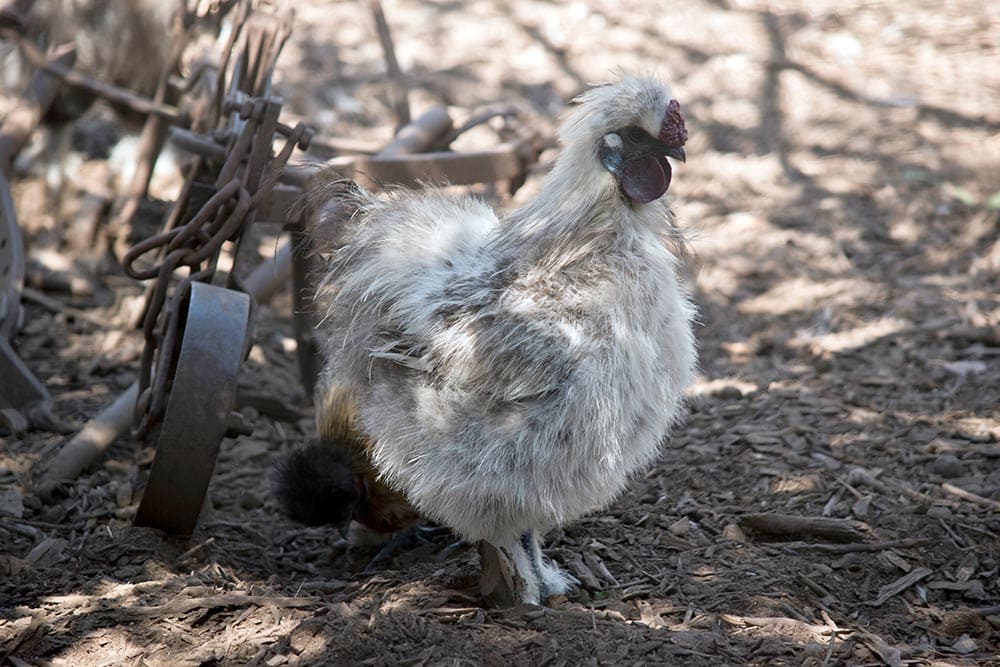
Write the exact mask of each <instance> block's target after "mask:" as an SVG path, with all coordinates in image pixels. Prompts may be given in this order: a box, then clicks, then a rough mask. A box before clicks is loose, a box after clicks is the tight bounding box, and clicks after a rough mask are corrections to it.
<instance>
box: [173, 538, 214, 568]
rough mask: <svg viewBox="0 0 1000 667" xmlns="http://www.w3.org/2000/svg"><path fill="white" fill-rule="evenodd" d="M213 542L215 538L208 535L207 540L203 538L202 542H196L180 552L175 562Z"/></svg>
mask: <svg viewBox="0 0 1000 667" xmlns="http://www.w3.org/2000/svg"><path fill="white" fill-rule="evenodd" d="M213 542H215V538H214V537H210V538H208V539H207V540H205V541H204V542H199V543H198V544H196V545H194V546H193V547H191V548H190V549H188V550H187V551H185V552H184V553H182V554H181V555H180V556H178V557H177V562H180V561H182V560H184V559H185V558H187V557H188V556H191V555H193V554H194V553H195V552H196V551H200V550H201V549H203V548H205V547H207V546H208V545H209V544H212V543H213Z"/></svg>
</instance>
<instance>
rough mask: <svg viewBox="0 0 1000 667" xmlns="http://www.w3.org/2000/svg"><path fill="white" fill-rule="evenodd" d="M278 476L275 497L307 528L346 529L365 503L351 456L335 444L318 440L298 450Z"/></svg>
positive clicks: (280, 469) (291, 515)
mask: <svg viewBox="0 0 1000 667" xmlns="http://www.w3.org/2000/svg"><path fill="white" fill-rule="evenodd" d="M276 472H277V474H276V476H275V483H274V494H275V496H276V497H277V498H278V501H279V503H280V504H281V507H282V510H283V511H284V513H285V514H286V515H288V516H289V517H290V518H292V519H294V520H296V521H299V522H301V523H304V524H306V525H309V526H322V525H327V524H330V525H334V526H337V527H342V526H344V525H346V524H348V523H349V522H350V520H351V518H352V517H353V516H354V512H355V509H356V508H357V505H358V503H360V502H361V501H362V495H363V487H362V484H361V482H360V478H359V476H358V473H357V471H356V470H355V468H354V465H353V463H352V462H351V457H350V454H349V453H348V452H346V451H345V450H344V448H342V447H340V446H338V444H337V443H335V442H329V441H324V440H314V441H310V442H307V443H306V444H305V445H303V446H301V447H297V448H296V449H294V450H292V451H291V452H290V453H289V454H288V456H287V458H285V460H284V461H283V462H281V463H280V464H278V466H277V471H276Z"/></svg>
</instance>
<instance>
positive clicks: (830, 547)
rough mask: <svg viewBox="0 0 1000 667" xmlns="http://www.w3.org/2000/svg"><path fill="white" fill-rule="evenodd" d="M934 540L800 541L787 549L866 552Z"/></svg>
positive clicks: (921, 544)
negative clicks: (825, 542) (831, 542)
mask: <svg viewBox="0 0 1000 667" xmlns="http://www.w3.org/2000/svg"><path fill="white" fill-rule="evenodd" d="M932 542H934V540H931V539H926V538H910V539H903V540H886V541H885V542H852V543H850V544H812V543H810V542H801V543H798V544H789V545H787V547H786V548H788V549H793V550H794V549H811V550H813V551H825V552H826V553H831V554H850V553H868V552H872V551H886V550H887V549H909V548H912V547H920V546H923V545H925V544H930V543H932Z"/></svg>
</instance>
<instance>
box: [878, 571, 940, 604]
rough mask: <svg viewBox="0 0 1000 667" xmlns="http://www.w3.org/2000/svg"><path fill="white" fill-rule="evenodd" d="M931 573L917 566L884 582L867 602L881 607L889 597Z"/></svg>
mask: <svg viewBox="0 0 1000 667" xmlns="http://www.w3.org/2000/svg"><path fill="white" fill-rule="evenodd" d="M930 575H931V571H930V570H929V569H927V568H926V567H918V568H916V569H915V570H913V571H912V572H910V573H909V574H907V575H905V576H902V577H900V578H899V579H897V580H896V581H894V582H892V583H891V584H886V585H885V586H883V587H882V588H880V589H879V591H878V597H876V598H875V599H874V600H872V601H870V602H868V604H869V605H870V606H872V607H881V606H882V605H883V604H885V602H886V601H887V600H888V599H889V598H891V597H895V596H896V595H899V594H900V593H902V592H903V591H905V590H906V589H907V588H909V587H910V586H912V585H913V584H915V583H917V582H918V581H920V580H921V579H924V578H926V577H928V576H930Z"/></svg>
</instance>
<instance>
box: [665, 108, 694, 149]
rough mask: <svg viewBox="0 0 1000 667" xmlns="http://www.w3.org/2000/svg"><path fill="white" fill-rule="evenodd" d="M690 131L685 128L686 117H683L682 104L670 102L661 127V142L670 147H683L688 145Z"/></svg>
mask: <svg viewBox="0 0 1000 667" xmlns="http://www.w3.org/2000/svg"><path fill="white" fill-rule="evenodd" d="M687 139H688V131H687V128H686V127H685V126H684V116H682V115H681V103H680V102H678V101H677V100H670V102H668V103H667V113H665V114H663V124H662V125H660V141H662V142H663V143H665V144H666V145H668V146H677V147H679V146H683V145H684V144H685V143H687Z"/></svg>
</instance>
